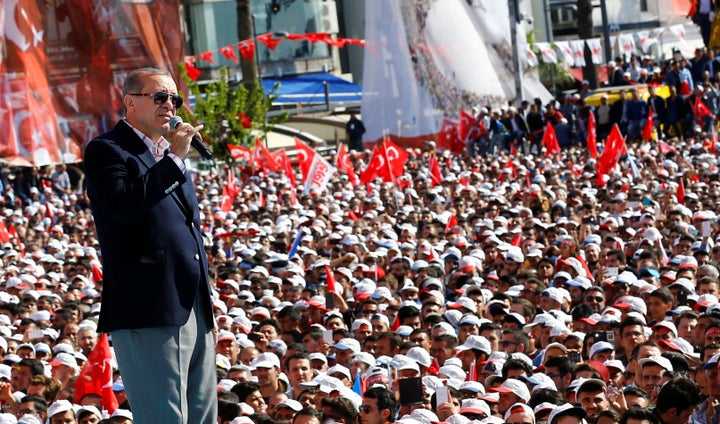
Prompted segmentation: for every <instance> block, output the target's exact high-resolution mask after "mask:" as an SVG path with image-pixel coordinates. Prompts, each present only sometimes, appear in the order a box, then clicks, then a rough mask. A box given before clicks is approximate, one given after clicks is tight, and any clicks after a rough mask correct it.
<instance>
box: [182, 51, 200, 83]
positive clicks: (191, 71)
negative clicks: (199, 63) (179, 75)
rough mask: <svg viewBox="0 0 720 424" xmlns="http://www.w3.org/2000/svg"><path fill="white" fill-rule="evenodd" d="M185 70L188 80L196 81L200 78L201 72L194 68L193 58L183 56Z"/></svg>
mask: <svg viewBox="0 0 720 424" xmlns="http://www.w3.org/2000/svg"><path fill="white" fill-rule="evenodd" d="M185 70H186V71H187V74H188V78H190V79H191V80H193V81H197V79H198V78H200V74H201V71H200V70H199V69H198V68H196V67H195V57H194V56H185Z"/></svg>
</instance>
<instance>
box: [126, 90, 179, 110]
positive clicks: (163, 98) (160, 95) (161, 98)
mask: <svg viewBox="0 0 720 424" xmlns="http://www.w3.org/2000/svg"><path fill="white" fill-rule="evenodd" d="M129 94H130V95H131V96H149V97H152V100H153V102H155V104H156V105H161V104H163V103H165V102H167V101H168V98H169V99H170V101H171V102H172V104H173V107H175V109H180V107H181V106H182V105H183V98H182V96H179V95H177V94H170V93H166V92H164V91H158V92H155V93H129Z"/></svg>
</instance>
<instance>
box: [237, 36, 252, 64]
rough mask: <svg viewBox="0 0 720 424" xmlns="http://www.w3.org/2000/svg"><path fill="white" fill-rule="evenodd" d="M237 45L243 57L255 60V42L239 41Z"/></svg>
mask: <svg viewBox="0 0 720 424" xmlns="http://www.w3.org/2000/svg"><path fill="white" fill-rule="evenodd" d="M237 46H238V50H240V56H242V58H243V59H245V60H247V61H250V62H252V61H253V60H255V42H254V41H253V40H245V41H241V42H239V43H238V45H237Z"/></svg>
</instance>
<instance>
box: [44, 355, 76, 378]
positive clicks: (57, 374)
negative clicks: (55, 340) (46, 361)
mask: <svg viewBox="0 0 720 424" xmlns="http://www.w3.org/2000/svg"><path fill="white" fill-rule="evenodd" d="M50 366H51V367H52V370H51V373H52V377H53V378H54V379H56V380H58V381H60V383H62V387H67V384H68V382H69V381H70V379H72V378H73V377H74V376H75V374H77V372H78V371H79V370H80V367H78V365H77V361H76V360H75V357H74V356H73V355H71V354H69V353H63V352H60V353H58V354H57V355H56V356H55V358H54V359H53V360H52V361H50Z"/></svg>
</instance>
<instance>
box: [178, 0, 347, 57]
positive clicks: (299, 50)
mask: <svg viewBox="0 0 720 424" xmlns="http://www.w3.org/2000/svg"><path fill="white" fill-rule="evenodd" d="M327 3H333V6H334V2H325V1H323V0H253V1H252V2H251V13H252V14H253V16H254V22H255V31H256V33H257V35H261V34H265V33H268V32H273V33H278V34H282V33H290V34H305V33H310V32H333V31H332V29H333V24H334V26H335V27H336V26H337V13H336V12H335V11H334V8H330V9H332V10H330V12H332V13H328V7H327ZM278 4H279V5H280V7H279V9H277V10H276V11H273V9H272V8H273V6H277V5H278ZM186 7H187V8H188V10H189V20H190V28H192V43H191V48H192V52H190V54H198V53H202V52H206V51H212V52H213V59H214V60H215V64H214V65H211V64H210V63H208V62H205V61H202V60H200V61H197V62H196V65H197V66H198V67H201V68H206V69H207V68H219V67H221V66H229V67H233V66H237V65H236V64H235V63H234V62H232V61H229V60H227V59H225V57H223V56H222V55H221V54H220V53H219V52H218V49H219V48H220V47H224V46H228V45H235V44H236V43H237V42H238V41H240V40H238V36H237V10H236V8H237V5H236V2H235V0H226V1H213V2H207V3H200V4H191V5H188V6H186ZM326 15H330V16H326ZM328 22H329V23H328ZM329 29H330V30H329ZM335 31H337V30H335ZM256 46H257V49H258V52H257V54H258V56H259V57H260V61H261V62H274V61H285V60H288V61H293V60H303V59H320V58H327V57H330V48H329V46H328V45H327V44H325V43H322V42H319V43H316V44H312V43H310V42H309V41H291V40H283V41H282V42H281V43H280V44H279V45H278V46H277V48H276V49H275V50H274V51H271V50H269V49H267V48H266V47H265V46H264V45H263V44H262V43H257V44H256ZM237 54H238V55H239V53H237Z"/></svg>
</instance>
